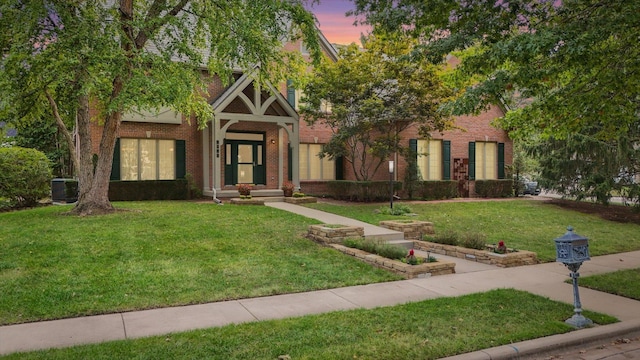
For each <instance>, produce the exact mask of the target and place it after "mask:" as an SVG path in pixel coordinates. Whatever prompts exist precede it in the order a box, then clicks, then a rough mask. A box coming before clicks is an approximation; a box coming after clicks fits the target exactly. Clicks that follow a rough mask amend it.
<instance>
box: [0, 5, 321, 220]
mask: <svg viewBox="0 0 640 360" xmlns="http://www.w3.org/2000/svg"><path fill="white" fill-rule="evenodd" d="M302 1H303V0H265V1H245V0H225V1H214V0H119V1H89V0H79V1H73V2H69V1H66V0H45V1H25V0H4V1H3V2H2V3H1V4H0V17H1V18H2V21H1V22H0V51H1V52H2V54H3V57H2V59H1V60H0V68H2V72H0V98H2V99H3V101H2V103H1V104H0V118H6V119H14V120H13V121H21V119H25V118H28V117H29V115H32V114H33V113H34V112H39V113H44V112H45V108H46V109H47V111H49V112H50V113H51V114H52V116H53V118H54V119H55V121H56V124H57V125H58V126H59V127H60V129H61V130H62V133H63V134H64V135H65V138H66V141H67V143H68V144H69V150H70V151H71V156H72V158H73V160H74V162H75V163H77V165H76V166H75V168H76V169H78V170H79V173H78V178H79V187H80V189H79V197H78V202H77V204H76V206H75V208H74V210H73V211H74V212H75V213H77V214H93V213H102V212H111V211H113V207H112V205H111V204H110V202H109V199H108V186H109V174H110V172H111V166H112V161H113V160H112V159H113V151H114V147H115V141H116V136H117V133H118V129H119V127H120V123H121V119H122V114H123V113H125V112H127V111H130V110H132V109H136V108H143V109H154V108H160V107H163V106H169V107H171V108H172V109H173V110H175V111H178V112H180V113H182V114H186V115H193V116H194V117H195V118H196V119H197V121H198V122H199V124H200V125H201V126H204V124H205V123H206V121H207V120H208V119H210V118H211V117H212V110H211V108H210V106H209V105H208V103H207V98H206V95H207V91H206V89H207V87H206V81H207V78H208V77H207V76H205V74H203V69H205V68H206V69H207V70H208V73H209V74H217V75H219V76H220V78H221V79H229V78H230V74H231V71H232V70H233V69H237V68H241V69H252V68H254V67H255V66H256V65H259V67H258V71H259V80H261V81H262V80H264V79H266V78H270V79H272V80H274V81H278V80H279V79H281V78H283V77H284V75H283V74H284V73H285V72H286V69H288V68H292V67H293V68H295V66H294V65H295V64H297V63H299V61H298V60H299V58H296V56H295V54H292V53H287V54H285V53H283V51H282V48H283V46H282V45H283V39H296V38H299V37H301V36H302V37H304V41H305V44H306V46H307V47H308V48H309V49H310V51H311V53H312V54H313V56H314V58H315V59H318V58H319V41H318V37H317V33H316V31H317V30H316V28H315V22H314V17H313V15H311V14H310V13H309V12H307V11H306V10H305V9H304V7H303V3H302ZM91 121H96V122H98V123H100V124H101V125H102V128H103V132H102V137H101V140H100V144H99V151H98V153H97V155H98V157H97V163H96V166H95V170H94V166H93V163H92V157H93V156H92V154H93V151H92V148H93V145H92V143H91V137H90V133H89V127H90V122H91ZM69 123H72V124H73V123H75V126H76V130H77V134H78V139H79V150H80V151H79V153H78V154H76V153H75V147H74V146H72V143H73V139H72V136H71V134H70V131H69V129H68V126H67V124H69Z"/></svg>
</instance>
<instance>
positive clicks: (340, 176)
mask: <svg viewBox="0 0 640 360" xmlns="http://www.w3.org/2000/svg"><path fill="white" fill-rule="evenodd" d="M335 165H336V180H344V157H343V156H338V157H337V158H336V161H335Z"/></svg>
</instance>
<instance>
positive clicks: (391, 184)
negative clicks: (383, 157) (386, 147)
mask: <svg viewBox="0 0 640 360" xmlns="http://www.w3.org/2000/svg"><path fill="white" fill-rule="evenodd" d="M389 192H390V193H391V198H390V200H389V205H390V206H391V209H393V160H390V161H389Z"/></svg>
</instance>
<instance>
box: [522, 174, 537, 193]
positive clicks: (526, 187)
mask: <svg viewBox="0 0 640 360" xmlns="http://www.w3.org/2000/svg"><path fill="white" fill-rule="evenodd" d="M520 181H521V182H522V194H523V195H540V187H538V182H537V181H532V180H530V179H528V178H525V177H523V178H522V179H521V180H520Z"/></svg>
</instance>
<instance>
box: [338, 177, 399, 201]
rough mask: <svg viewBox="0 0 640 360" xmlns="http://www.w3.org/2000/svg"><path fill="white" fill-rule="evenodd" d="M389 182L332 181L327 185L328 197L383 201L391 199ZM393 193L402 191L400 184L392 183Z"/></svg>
mask: <svg viewBox="0 0 640 360" xmlns="http://www.w3.org/2000/svg"><path fill="white" fill-rule="evenodd" d="M390 186H391V185H390V184H389V181H350V180H334V181H329V182H328V183H327V188H328V190H329V196H331V197H332V198H334V199H337V200H348V201H361V202H373V201H385V200H389V199H390V198H391V193H390ZM393 188H394V191H397V190H400V189H402V183H401V182H398V181H395V182H394V183H393Z"/></svg>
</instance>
